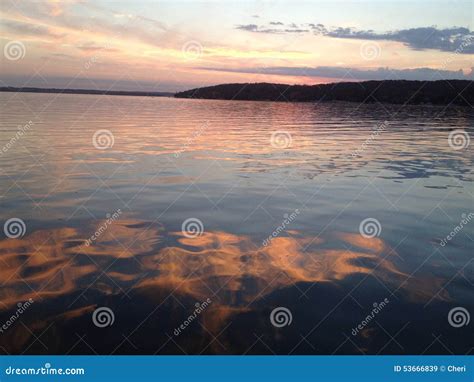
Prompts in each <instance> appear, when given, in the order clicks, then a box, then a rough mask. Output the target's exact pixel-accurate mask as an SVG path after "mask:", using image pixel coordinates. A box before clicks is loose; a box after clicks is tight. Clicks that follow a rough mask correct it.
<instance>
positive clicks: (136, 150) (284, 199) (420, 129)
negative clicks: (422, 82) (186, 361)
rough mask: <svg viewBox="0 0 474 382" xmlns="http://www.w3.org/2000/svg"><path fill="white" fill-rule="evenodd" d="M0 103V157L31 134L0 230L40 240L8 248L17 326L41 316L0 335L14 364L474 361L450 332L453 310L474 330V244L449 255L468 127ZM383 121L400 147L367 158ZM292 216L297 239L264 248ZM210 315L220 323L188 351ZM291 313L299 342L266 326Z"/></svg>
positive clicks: (386, 110) (463, 196)
mask: <svg viewBox="0 0 474 382" xmlns="http://www.w3.org/2000/svg"><path fill="white" fill-rule="evenodd" d="M0 98H1V102H2V105H3V109H4V110H5V115H4V117H3V120H4V123H3V125H2V129H1V131H0V143H1V146H4V145H5V144H6V143H7V142H8V141H9V140H10V139H11V137H12V136H13V135H14V134H15V132H16V131H17V126H18V125H24V124H25V123H27V122H28V121H29V120H31V121H33V125H32V128H31V130H29V131H28V133H27V134H26V135H25V136H24V137H23V138H22V139H21V140H20V141H18V142H16V143H15V144H14V145H13V146H12V147H11V148H10V149H9V150H8V151H7V152H6V153H4V154H3V155H1V156H0V164H1V172H0V178H1V183H0V195H1V206H0V215H1V217H2V224H3V222H4V221H5V220H7V219H9V218H11V217H18V218H21V219H23V220H24V221H25V223H26V224H27V232H26V234H25V236H23V237H22V238H21V239H9V238H6V237H5V236H2V240H1V241H0V259H1V264H2V266H1V267H0V281H1V283H2V288H1V289H0V297H1V304H0V309H1V312H0V319H1V321H2V322H5V321H6V320H8V318H9V317H10V316H11V314H12V312H15V310H16V309H17V304H18V302H23V301H26V300H28V299H29V298H32V299H33V300H34V301H35V302H34V304H33V305H32V306H31V307H30V308H28V310H26V311H25V312H24V313H23V314H22V316H21V320H19V321H17V322H15V323H14V325H12V326H11V327H9V328H8V330H6V331H5V333H2V334H1V336H0V345H1V348H2V349H3V351H4V352H8V353H22V352H25V353H31V354H34V353H56V354H62V353H67V352H69V353H94V352H97V353H103V354H110V353H119V354H120V353H123V354H139V353H142V354H143V353H144V354H154V353H159V354H166V353H175V354H181V353H189V354H195V353H211V354H215V353H218V354H243V353H258V354H261V353H265V354H267V353H270V354H271V353H282V354H288V353H292V354H293V353H296V354H300V353H311V354H332V353H341V354H349V353H351V354H352V353H354V354H360V353H370V354H376V353H378V352H380V353H387V354H389V353H400V354H419V353H422V352H425V353H443V354H444V353H449V351H451V352H453V353H459V354H461V353H463V354H464V353H466V352H468V350H469V349H470V348H472V346H473V344H472V338H471V337H469V336H467V335H466V333H467V330H468V328H462V329H454V328H452V327H450V326H449V324H448V322H447V313H448V311H449V310H450V309H451V308H452V307H454V306H464V307H466V308H467V309H468V310H470V311H471V312H474V309H473V308H474V303H473V298H472V295H473V294H472V292H473V285H474V271H473V263H472V261H471V260H472V248H473V242H472V239H473V237H474V234H473V232H474V229H473V227H474V224H471V225H467V226H466V227H465V228H464V229H463V230H462V231H461V232H460V233H459V234H458V235H457V236H456V238H455V240H453V241H451V242H450V243H449V244H448V245H447V246H445V247H441V246H440V245H439V243H440V241H441V239H443V238H444V237H446V235H448V234H449V232H450V231H451V230H452V229H453V228H454V227H455V226H456V225H457V224H459V222H460V220H461V219H462V214H463V213H464V214H466V213H469V212H471V211H472V205H473V203H472V199H473V194H474V187H473V176H472V165H473V159H474V157H473V155H472V146H470V147H468V148H467V149H465V150H460V151H455V150H453V149H452V148H451V147H450V146H449V144H448V134H449V132H450V131H451V130H452V129H454V128H458V129H464V130H465V131H467V132H468V133H469V134H472V126H473V120H474V118H473V113H472V110H470V109H467V108H448V109H444V108H435V107H404V108H400V107H399V106H389V105H384V106H382V105H370V106H358V105H351V104H345V103H327V104H278V103H265V102H255V103H252V102H225V101H192V100H173V99H157V98H141V97H106V96H98V97H96V96H89V95H87V96H85V95H84V96H82V95H66V96H61V97H60V98H56V95H48V94H1V95H0ZM47 105H49V106H48V109H47V112H43V111H44V110H45V107H46V106H47ZM385 121H387V129H386V130H385V131H383V132H382V133H381V134H380V135H379V136H378V137H377V138H376V139H375V140H374V141H373V142H371V144H370V145H368V146H367V147H365V149H364V150H362V151H360V150H361V147H363V146H362V145H363V144H364V142H365V141H366V140H367V138H368V137H369V136H370V134H371V132H372V131H373V130H374V129H375V128H376V127H377V126H379V125H380V124H382V123H384V122H385ZM97 129H109V130H111V131H112V132H113V135H114V145H113V147H112V148H110V149H108V150H97V149H96V148H95V147H94V146H93V145H92V136H93V134H94V132H95V131H96V130H97ZM277 130H281V131H286V132H289V133H290V134H291V146H290V147H288V148H285V149H281V148H275V147H273V146H272V145H271V144H270V137H271V134H272V133H273V132H275V131H277ZM196 132H198V133H196ZM355 151H357V152H358V155H356V156H355V157H354V156H353V155H352V153H354V152H355ZM119 209H120V210H121V211H122V214H121V215H120V217H119V218H118V219H117V220H116V221H114V222H113V223H112V224H111V225H110V226H108V227H107V229H106V230H105V231H104V232H103V233H102V234H101V235H100V236H99V237H98V238H97V240H95V241H94V243H93V244H92V245H90V246H87V245H85V242H86V240H87V239H88V238H89V237H90V236H91V235H93V234H94V232H95V231H97V230H98V228H99V227H101V226H103V225H104V224H106V223H105V219H106V216H110V214H113V213H114V212H116V211H117V210H119ZM296 209H298V211H299V214H298V215H297V216H296V218H295V219H294V220H293V221H291V223H290V224H289V226H288V227H287V228H286V229H285V230H284V231H283V232H281V233H280V234H279V235H278V236H277V237H276V238H274V239H273V240H271V241H270V243H269V245H267V246H265V245H263V240H264V239H265V238H267V237H268V236H269V235H271V233H272V232H273V231H274V230H275V229H276V228H277V227H278V226H279V225H280V224H281V223H282V221H283V220H285V216H288V214H291V213H292V212H294V211H295V210H296ZM107 214H109V215H107ZM285 214H286V215H285ZM190 217H193V218H197V219H199V220H201V221H202V222H203V225H204V232H203V234H202V235H201V236H198V237H195V238H188V237H186V236H185V235H183V232H182V231H181V225H182V223H183V221H184V220H186V219H188V218H190ZM366 218H375V219H377V220H378V221H379V222H380V223H381V229H382V230H381V232H380V235H379V236H378V237H375V238H364V237H362V236H361V235H360V233H359V224H360V222H361V221H362V220H363V219H366ZM208 298H209V299H210V300H211V301H212V302H211V304H210V305H209V307H207V308H206V309H205V310H203V312H202V313H200V314H199V316H198V318H197V319H196V320H195V321H193V322H192V323H191V324H190V325H189V326H188V327H186V329H185V330H183V331H182V333H181V334H179V335H178V336H176V335H175V334H173V333H174V330H175V329H176V328H177V327H179V326H180V325H181V324H182V323H183V322H184V321H185V320H186V319H187V317H188V316H189V315H190V314H191V313H192V312H193V310H194V309H195V304H196V302H203V301H205V300H206V299H208ZM385 298H387V299H388V300H389V301H390V303H389V304H388V305H387V306H386V307H385V308H384V309H383V311H381V312H380V313H379V314H378V315H377V317H376V321H374V322H372V323H370V325H368V326H367V327H366V328H364V330H363V331H361V333H360V334H358V335H357V336H353V335H352V334H351V330H352V328H354V327H355V326H357V324H359V323H360V322H361V320H363V319H364V317H365V316H366V315H367V314H368V313H370V311H371V310H372V307H373V304H374V303H376V302H380V301H383V300H384V299H385ZM100 306H106V307H109V308H111V309H112V310H113V312H114V315H115V321H114V324H113V325H112V326H110V327H107V328H97V327H96V326H94V324H93V322H92V319H91V317H92V312H93V311H94V310H95V309H96V308H97V307H100ZM280 306H282V307H286V308H288V309H290V311H291V312H292V316H293V321H292V324H291V325H290V326H287V327H284V328H276V327H274V326H273V325H271V322H270V320H269V316H270V312H271V311H272V309H274V308H275V307H280ZM465 330H466V331H465ZM463 333H464V335H463ZM440 335H441V337H439V338H438V339H439V341H434V339H435V338H436V337H437V336H440ZM433 341H434V342H433ZM430 344H431V345H430ZM447 349H449V351H448V350H447Z"/></svg>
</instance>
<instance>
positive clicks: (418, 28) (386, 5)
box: [0, 0, 474, 91]
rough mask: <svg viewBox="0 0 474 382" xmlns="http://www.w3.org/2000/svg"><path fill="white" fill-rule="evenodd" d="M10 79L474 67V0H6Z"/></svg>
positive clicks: (253, 76)
mask: <svg viewBox="0 0 474 382" xmlns="http://www.w3.org/2000/svg"><path fill="white" fill-rule="evenodd" d="M0 7H1V16H0V20H1V21H0V23H1V34H0V36H1V46H2V51H3V54H2V61H1V74H0V86H7V85H9V86H37V87H61V88H87V89H112V90H138V91H140V90H141V91H145V90H146V91H150V90H153V91H176V90H184V89H188V88H193V87H198V86H203V85H213V84H218V83H228V82H264V81H265V82H279V83H289V84H293V83H306V84H313V83H323V82H335V81H361V80H369V79H385V78H392V79H433V80H436V79H445V78H452V79H474V75H473V71H472V68H473V67H474V32H472V31H473V19H474V17H473V15H474V9H473V2H472V1H396V2H395V1H394V2H389V1H381V0H378V1H376V0H374V1H350V2H348V1H330V2H329V1H328V2H323V1H307V2H295V1H277V2H275V1H239V2H230V1H219V2H218V1H211V2H197V1H189V0H188V1H150V0H147V1H144V0H138V1H112V0H109V1H92V0H91V1H74V0H71V1H66V0H65V1H27V0H26V1H20V0H3V1H2V2H1V5H0Z"/></svg>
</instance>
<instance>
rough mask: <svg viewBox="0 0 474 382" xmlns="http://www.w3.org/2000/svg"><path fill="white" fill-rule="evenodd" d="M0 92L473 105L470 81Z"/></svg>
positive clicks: (2, 89)
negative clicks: (152, 89) (175, 90)
mask: <svg viewBox="0 0 474 382" xmlns="http://www.w3.org/2000/svg"><path fill="white" fill-rule="evenodd" d="M0 92H20V93H56V94H90V95H113V96H135V97H174V98H187V99H209V100H229V101H271V102H323V101H344V102H357V103H383V104H406V105H457V106H470V107H472V105H474V81H469V80H438V81H407V80H385V81H365V82H336V83H330V84H319V85H286V84H273V83H234V84H222V85H215V86H207V87H202V88H196V89H191V90H186V91H183V92H177V93H172V92H144V91H130V90H94V89H60V88H36V87H13V86H6V87H0Z"/></svg>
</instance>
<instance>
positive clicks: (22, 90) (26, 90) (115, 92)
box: [0, 86, 175, 97]
mask: <svg viewBox="0 0 474 382" xmlns="http://www.w3.org/2000/svg"><path fill="white" fill-rule="evenodd" d="M0 92H10V93H56V94H57V93H60V94H61V93H62V94H92V95H114V96H135V97H173V96H174V94H175V93H170V92H139V91H128V90H93V89H59V88H33V87H20V88H17V87H13V86H4V87H0Z"/></svg>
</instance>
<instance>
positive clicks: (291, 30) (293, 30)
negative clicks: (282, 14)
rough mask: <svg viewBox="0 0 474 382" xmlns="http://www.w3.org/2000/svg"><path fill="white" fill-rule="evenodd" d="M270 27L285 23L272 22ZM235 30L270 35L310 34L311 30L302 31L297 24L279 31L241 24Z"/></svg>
mask: <svg viewBox="0 0 474 382" xmlns="http://www.w3.org/2000/svg"><path fill="white" fill-rule="evenodd" d="M270 25H283V23H279V22H277V23H275V22H271V23H270ZM235 29H241V30H244V31H247V32H254V33H269V34H282V33H305V32H309V29H301V28H298V26H297V25H296V24H291V25H290V26H289V28H285V29H278V28H270V27H264V26H258V25H256V24H241V25H237V26H236V27H235Z"/></svg>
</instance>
